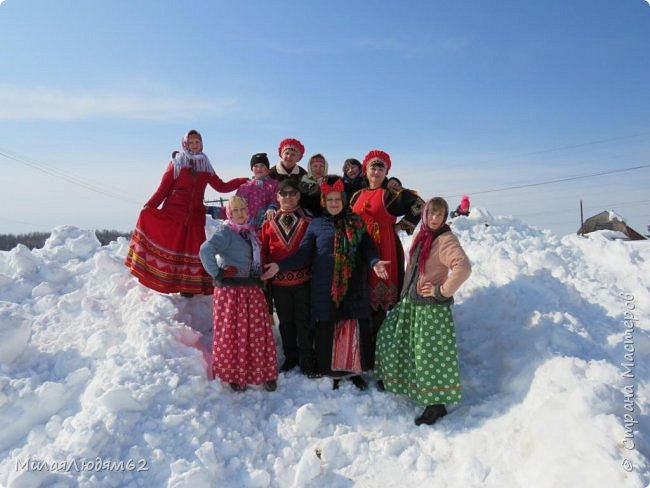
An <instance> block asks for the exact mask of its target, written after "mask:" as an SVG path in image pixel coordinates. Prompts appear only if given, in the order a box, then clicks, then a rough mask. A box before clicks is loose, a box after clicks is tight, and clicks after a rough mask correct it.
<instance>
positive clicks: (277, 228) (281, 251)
mask: <svg viewBox="0 0 650 488" xmlns="http://www.w3.org/2000/svg"><path fill="white" fill-rule="evenodd" d="M277 201H278V203H279V205H280V209H279V210H278V212H277V213H276V214H275V215H274V216H273V218H271V219H269V220H266V221H264V223H263V224H262V229H261V230H260V240H261V241H262V261H264V262H265V263H270V262H271V261H279V260H280V259H283V258H286V257H287V256H290V255H292V254H293V253H294V252H295V251H296V249H298V246H299V245H300V241H301V240H302V238H303V237H304V235H305V232H307V227H308V226H309V222H310V221H311V217H310V216H309V215H307V214H306V213H305V212H304V211H303V209H302V208H300V191H298V183H297V182H296V180H294V179H286V180H284V181H281V182H280V184H279V185H278V191H277ZM269 286H270V288H271V296H272V297H273V303H274V305H275V309H276V311H277V313H278V320H279V321H280V324H279V326H278V328H279V330H280V337H281V338H282V351H283V353H284V362H283V363H282V366H280V371H281V372H283V373H286V372H287V371H291V370H292V369H293V368H295V367H296V366H298V365H300V371H301V373H302V374H305V375H307V376H314V375H315V374H316V373H315V372H316V357H315V353H314V346H313V342H314V331H313V329H312V328H311V327H310V325H309V267H308V266H305V267H303V268H298V269H295V270H292V271H289V272H286V273H278V274H277V275H276V276H275V277H274V279H273V281H271V282H267V287H269Z"/></svg>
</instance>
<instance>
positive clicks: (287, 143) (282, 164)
mask: <svg viewBox="0 0 650 488" xmlns="http://www.w3.org/2000/svg"><path fill="white" fill-rule="evenodd" d="M304 153H305V146H303V145H302V143H301V142H300V141H299V140H298V139H291V138H289V139H283V140H282V141H280V145H279V146H278V155H279V156H280V161H279V162H278V163H277V164H276V165H275V166H273V167H272V168H271V170H270V171H269V176H270V177H271V178H273V179H274V180H278V181H282V180H286V179H288V178H289V179H292V180H294V181H295V182H296V185H299V184H300V180H301V179H302V178H303V176H305V175H306V174H307V171H305V168H302V167H300V166H298V161H300V160H301V159H302V155H303V154H304Z"/></svg>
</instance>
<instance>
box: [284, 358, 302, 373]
mask: <svg viewBox="0 0 650 488" xmlns="http://www.w3.org/2000/svg"><path fill="white" fill-rule="evenodd" d="M296 366H298V361H296V360H295V359H285V360H284V362H283V363H282V366H280V371H281V372H282V373H286V372H287V371H291V370H292V369H293V368H295V367H296Z"/></svg>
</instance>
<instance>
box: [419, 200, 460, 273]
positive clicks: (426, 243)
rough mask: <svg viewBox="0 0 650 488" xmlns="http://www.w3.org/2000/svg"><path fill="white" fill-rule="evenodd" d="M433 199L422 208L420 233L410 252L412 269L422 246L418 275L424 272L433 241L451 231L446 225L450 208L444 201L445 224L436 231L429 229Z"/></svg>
mask: <svg viewBox="0 0 650 488" xmlns="http://www.w3.org/2000/svg"><path fill="white" fill-rule="evenodd" d="M432 199H433V198H431V199H429V200H427V202H426V203H425V204H424V207H422V214H421V216H420V217H421V219H420V221H421V224H420V231H419V232H418V234H417V235H416V236H415V238H414V239H413V241H412V242H411V249H410V251H409V260H410V261H411V267H412V266H414V264H413V253H414V252H415V250H416V249H417V247H418V246H419V245H420V244H421V245H422V248H421V250H420V254H419V255H418V262H417V266H418V273H420V274H422V273H423V272H424V264H425V263H426V261H427V258H428V257H429V253H430V252H431V247H432V246H433V241H434V240H435V239H436V237H438V236H439V235H440V234H443V233H445V232H447V231H450V230H451V229H450V228H449V226H448V225H447V224H446V223H444V222H446V221H447V216H448V215H449V206H448V205H447V202H446V201H444V200H443V202H445V219H444V222H443V224H442V225H441V226H440V227H438V228H437V229H435V230H432V229H430V228H429V214H430V213H431V208H430V207H431V206H430V203H431V200H432Z"/></svg>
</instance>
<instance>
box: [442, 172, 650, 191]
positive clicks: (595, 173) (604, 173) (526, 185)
mask: <svg viewBox="0 0 650 488" xmlns="http://www.w3.org/2000/svg"><path fill="white" fill-rule="evenodd" d="M646 168H650V164H642V165H639V166H632V167H629V168H621V169H614V170H609V171H597V172H594V173H587V174H583V175H577V176H568V177H565V178H556V179H553V180H547V181H540V182H537V183H526V184H524V185H512V186H506V187H503V188H495V189H492V190H478V191H471V192H466V193H464V194H466V195H481V194H485V193H496V192H501V191H510V190H518V189H521V188H532V187H536V186H543V185H552V184H554V183H562V182H565V181H575V180H582V179H585V178H593V177H595V176H604V175H610V174H615V173H624V172H627V171H635V170H638V169H646ZM449 196H450V197H460V196H462V195H460V194H459V195H449Z"/></svg>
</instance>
